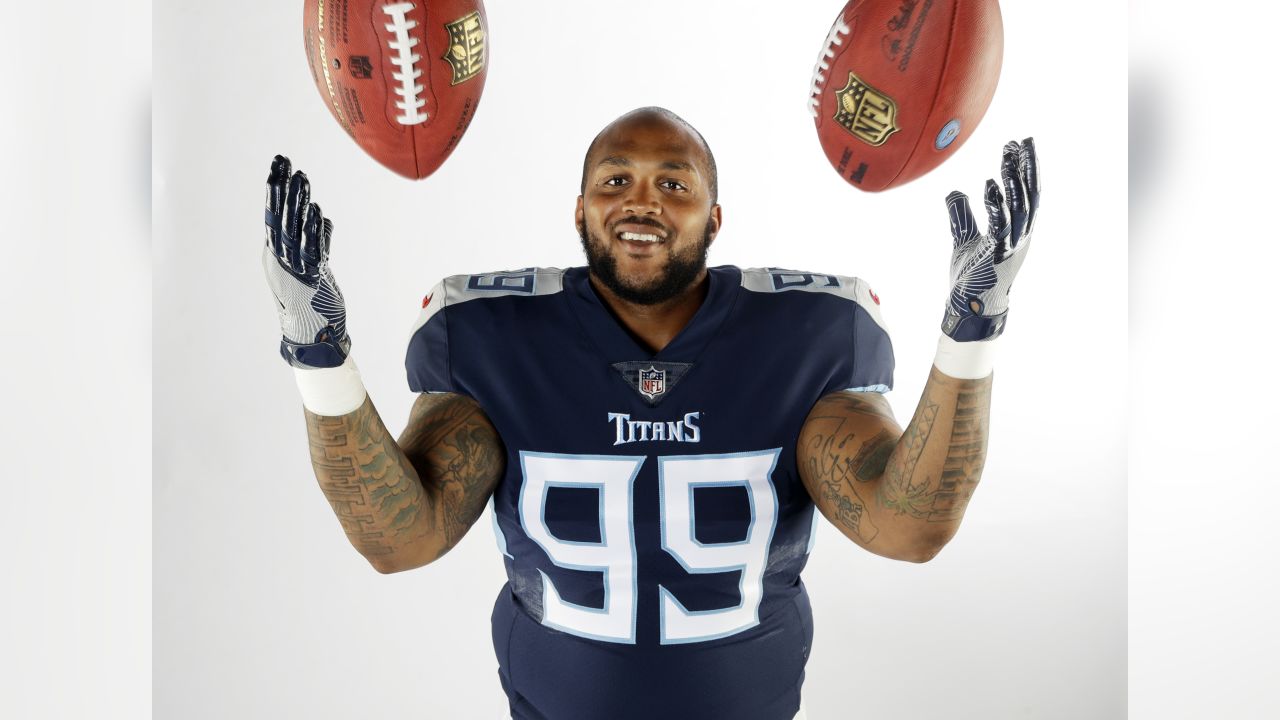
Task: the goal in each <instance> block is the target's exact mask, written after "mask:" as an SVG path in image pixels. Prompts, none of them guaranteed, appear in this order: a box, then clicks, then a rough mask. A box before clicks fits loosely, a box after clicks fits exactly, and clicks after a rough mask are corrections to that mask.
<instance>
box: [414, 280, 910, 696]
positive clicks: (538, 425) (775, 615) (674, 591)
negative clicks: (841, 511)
mask: <svg viewBox="0 0 1280 720" xmlns="http://www.w3.org/2000/svg"><path fill="white" fill-rule="evenodd" d="M878 305H879V301H878V299H877V298H876V297H875V294H874V293H872V292H871V290H870V288H869V287H868V286H867V285H866V283H865V282H863V281H861V280H859V279H857V278H850V277H841V276H836V275H821V274H815V273H802V272H793V271H785V270H775V269H766V270H762V269H749V270H740V269H738V268H736V267H732V266H722V267H714V268H711V269H710V287H709V290H708V294H707V298H706V300H705V302H703V304H702V306H701V307H700V308H699V309H698V311H697V313H696V314H695V315H694V317H693V319H692V320H691V321H690V322H689V324H688V326H686V327H685V328H684V329H683V330H682V331H681V332H680V334H679V335H677V336H676V337H675V339H673V340H672V341H671V342H670V343H669V344H668V345H667V346H666V347H665V348H663V349H662V351H661V352H658V353H657V354H654V353H652V352H649V351H648V350H646V349H645V348H644V347H643V346H642V345H640V344H639V343H638V342H637V341H636V340H635V339H633V338H632V336H631V335H630V334H629V333H628V332H627V331H626V329H625V328H624V327H623V326H622V325H621V324H620V323H619V322H618V321H617V320H616V318H615V317H614V316H613V315H612V313H611V312H610V310H609V309H608V307H607V306H606V305H605V304H604V303H603V302H602V301H601V300H600V298H599V297H598V296H597V294H596V293H595V291H594V290H593V289H592V287H591V284H590V282H589V281H588V275H587V270H586V268H571V269H569V270H558V269H554V268H539V269H530V270H523V271H516V272H502V273H492V274H486V275H470V276H466V275H464V276H455V277H451V278H448V279H447V280H445V281H444V282H442V283H440V284H439V285H437V286H436V287H435V289H434V290H433V291H432V294H431V295H430V296H429V298H428V301H427V303H426V306H425V307H424V309H423V312H422V315H421V317H420V318H419V323H418V325H417V326H416V328H415V330H414V333H413V337H412V339H411V340H410V342H409V351H408V357H407V359H406V367H407V370H408V376H409V385H410V387H411V388H412V389H413V390H414V391H417V392H451V393H460V394H463V395H467V396H470V397H472V398H474V399H475V400H476V401H477V402H478V403H479V405H480V407H481V408H482V409H483V410H484V412H485V414H486V415H487V416H488V417H489V419H490V420H491V421H492V422H493V424H494V426H495V427H496V428H497V430H498V434H499V435H500V436H501V438H502V441H503V443H504V445H505V446H506V451H507V468H506V475H505V477H504V478H503V479H502V481H501V482H500V483H499V484H498V487H497V489H496V490H495V492H494V495H493V499H492V509H493V518H494V531H495V535H496V537H497V541H498V545H499V548H500V549H501V550H502V553H503V555H504V561H505V564H506V569H507V577H508V582H507V584H506V586H505V587H504V588H503V590H502V592H501V593H500V594H499V597H498V600H497V604H496V605H495V608H494V614H493V620H494V624H493V640H494V647H495V650H496V651H497V654H498V661H499V677H500V679H501V681H502V685H503V687H504V689H505V690H506V691H507V694H508V696H509V698H510V700H511V709H512V715H513V717H515V718H517V719H522V718H535V719H546V720H576V719H579V718H581V719H583V720H598V719H599V718H611V719H613V720H629V719H630V718H645V719H646V720H648V719H650V718H655V717H661V718H669V719H671V720H678V719H679V718H708V717H726V718H728V717H732V718H735V719H737V720H749V719H759V720H790V719H791V718H792V716H793V715H794V714H795V713H796V711H797V709H798V707H799V703H800V684H801V682H802V681H803V678H804V664H805V661H806V660H807V658H808V654H809V647H810V641H811V639H812V633H813V626H812V619H811V615H810V611H809V604H808V598H807V596H806V594H805V591H804V586H803V584H802V583H801V582H800V571H801V570H802V569H803V568H804V565H805V562H806V560H807V559H808V553H809V549H810V546H811V541H812V534H813V527H814V521H815V519H816V514H815V511H814V506H813V502H812V501H811V500H810V498H809V496H808V493H807V491H806V490H805V488H804V486H803V484H801V482H800V477H799V474H798V472H797V469H796V447H795V445H796V441H797V438H798V437H799V435H800V428H801V425H802V423H803V422H804V419H805V417H806V415H807V414H808V413H809V411H810V409H812V407H813V405H814V403H815V402H817V400H818V399H819V398H820V397H822V396H823V395H825V394H827V393H830V392H834V391H837V390H844V389H859V390H862V391H872V392H876V391H878V392H883V391H886V390H888V389H889V387H890V386H891V385H892V383H893V350H892V347H891V346H890V343H889V337H888V335H887V333H886V332H885V330H884V327H883V324H882V322H881V319H880V316H879V307H878Z"/></svg>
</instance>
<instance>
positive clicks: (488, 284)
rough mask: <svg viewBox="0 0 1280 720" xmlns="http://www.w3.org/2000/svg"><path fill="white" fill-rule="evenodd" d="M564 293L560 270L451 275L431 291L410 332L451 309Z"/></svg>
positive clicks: (526, 269)
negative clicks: (499, 299)
mask: <svg viewBox="0 0 1280 720" xmlns="http://www.w3.org/2000/svg"><path fill="white" fill-rule="evenodd" d="M563 289H564V270H561V269H560V268H525V269H523V270H503V271H501V272H490V273H480V274H478V275H451V276H449V277H447V278H445V279H444V280H441V281H440V282H439V283H437V284H436V286H435V287H433V288H431V293H430V294H428V295H427V301H426V303H425V304H424V305H423V306H422V312H421V313H419V314H418V319H417V322H415V323H414V325H413V332H415V333H416V332H417V331H418V329H419V328H421V327H422V326H423V325H426V324H427V322H428V321H429V320H431V317H432V316H433V315H435V314H436V313H438V312H440V311H441V310H443V309H444V308H446V307H449V306H450V305H457V304H458V303H464V302H467V301H470V300H482V299H484V298H493V297H504V296H509V295H517V296H520V295H523V296H528V297H533V296H535V295H554V294H555V293H558V292H560V291H561V290H563Z"/></svg>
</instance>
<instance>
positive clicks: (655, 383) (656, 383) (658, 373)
mask: <svg viewBox="0 0 1280 720" xmlns="http://www.w3.org/2000/svg"><path fill="white" fill-rule="evenodd" d="M666 391H667V371H666V370H659V369H657V368H655V367H654V366H652V365H650V366H649V369H648V370H641V371H640V394H641V395H644V396H645V397H647V398H649V399H650V400H653V399H654V398H656V397H658V396H659V395H661V394H662V393H664V392H666Z"/></svg>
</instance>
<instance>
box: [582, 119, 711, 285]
mask: <svg viewBox="0 0 1280 720" xmlns="http://www.w3.org/2000/svg"><path fill="white" fill-rule="evenodd" d="M708 172H709V171H708V164H707V160H706V155H705V153H704V151H703V150H702V146H701V144H700V143H699V141H698V139H697V137H696V136H695V135H694V134H693V133H692V132H690V131H689V130H688V129H686V128H684V127H682V126H680V125H678V124H676V123H673V122H670V121H668V120H666V119H665V118H661V117H652V116H647V117H640V118H628V119H623V120H620V121H618V122H617V123H615V124H614V125H613V126H612V127H610V128H608V129H607V130H606V131H605V132H604V134H602V135H601V137H600V140H599V142H598V143H597V144H596V147H595V149H594V150H593V151H592V153H591V156H590V157H589V158H588V159H587V175H586V178H585V185H586V187H585V188H584V190H583V195H582V196H581V197H579V198H578V207H577V213H576V219H577V224H578V234H579V235H580V236H581V237H582V245H583V249H584V250H586V253H587V262H588V265H589V267H590V270H591V272H592V274H593V275H594V276H595V277H596V278H597V279H598V280H599V281H600V282H601V283H603V284H604V285H605V287H607V288H609V289H610V290H611V291H613V292H614V294H616V295H618V296H619V297H621V298H622V299H624V300H627V301H629V302H633V303H637V304H640V305H652V304H656V303H660V302H663V301H665V300H669V299H671V298H673V297H676V296H677V295H679V294H680V293H681V292H683V291H684V290H686V289H687V288H688V287H689V286H690V285H691V284H692V283H694V282H695V281H696V280H698V279H700V278H701V276H702V273H703V271H704V269H705V268H706V257H707V247H709V246H710V244H711V241H712V240H713V239H714V238H715V235H716V233H717V232H718V231H719V229H720V206H719V205H712V203H711V195H710V186H709V182H710V178H708V177H707V174H708Z"/></svg>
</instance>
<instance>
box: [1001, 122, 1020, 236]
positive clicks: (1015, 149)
mask: <svg viewBox="0 0 1280 720" xmlns="http://www.w3.org/2000/svg"><path fill="white" fill-rule="evenodd" d="M1021 154H1022V146H1021V145H1019V144H1018V143H1016V142H1009V143H1007V144H1006V145H1005V146H1004V157H1003V158H1002V159H1001V161H1000V178H1001V180H1003V181H1004V198H1005V201H1006V202H1008V203H1009V221H1010V223H1011V224H1012V226H1013V228H1012V230H1013V232H1012V233H1011V235H1012V237H1011V238H1010V240H1009V244H1010V249H1011V250H1016V249H1017V247H1018V241H1019V240H1020V239H1021V238H1022V229H1023V227H1025V225H1026V219H1027V193H1026V187H1025V186H1024V185H1023V184H1022V173H1021V172H1020V171H1019V169H1018V156H1019V155H1021Z"/></svg>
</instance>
